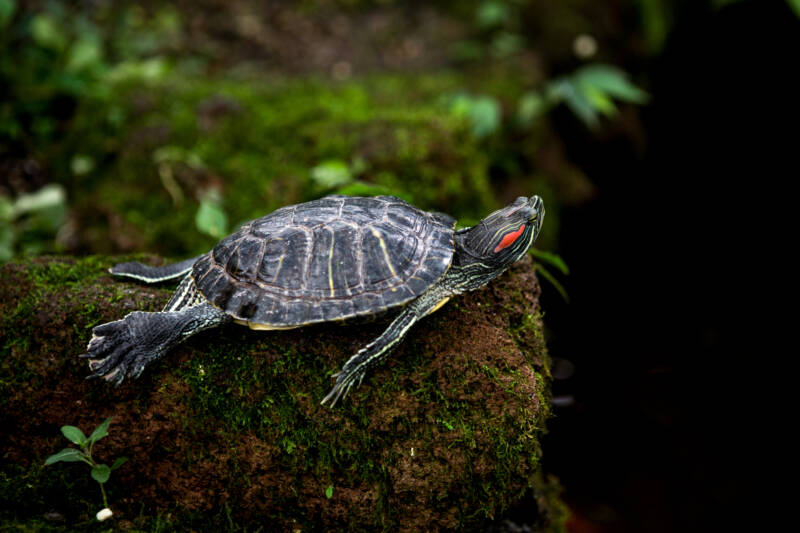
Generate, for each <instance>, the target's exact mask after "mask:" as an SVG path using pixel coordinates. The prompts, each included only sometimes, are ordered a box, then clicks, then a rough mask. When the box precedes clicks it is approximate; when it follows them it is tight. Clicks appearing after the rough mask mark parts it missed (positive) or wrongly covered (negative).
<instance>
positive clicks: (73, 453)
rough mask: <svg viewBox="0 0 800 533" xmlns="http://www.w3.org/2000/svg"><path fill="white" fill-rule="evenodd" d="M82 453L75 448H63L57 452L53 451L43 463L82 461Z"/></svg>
mask: <svg viewBox="0 0 800 533" xmlns="http://www.w3.org/2000/svg"><path fill="white" fill-rule="evenodd" d="M83 458H84V455H83V453H81V452H80V451H78V450H76V449H75V448H64V449H63V450H61V451H60V452H58V453H54V454H53V455H51V456H50V457H48V458H47V459H45V461H44V464H45V465H51V464H53V463H58V462H60V461H63V462H65V463H76V462H78V461H83Z"/></svg>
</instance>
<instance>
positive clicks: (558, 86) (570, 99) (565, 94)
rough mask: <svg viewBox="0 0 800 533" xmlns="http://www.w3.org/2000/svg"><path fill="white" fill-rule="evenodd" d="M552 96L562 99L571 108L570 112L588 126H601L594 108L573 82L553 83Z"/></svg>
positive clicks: (561, 81)
mask: <svg viewBox="0 0 800 533" xmlns="http://www.w3.org/2000/svg"><path fill="white" fill-rule="evenodd" d="M551 94H553V95H555V97H556V98H559V99H561V100H562V101H563V102H564V103H565V104H566V105H567V107H569V109H570V111H572V112H573V113H574V114H575V116H576V117H578V118H579V119H581V120H582V121H583V122H584V123H585V124H586V125H587V126H589V127H596V126H597V125H598V124H599V119H598V117H597V111H596V110H595V108H594V106H593V105H592V103H591V102H590V101H589V99H588V98H586V95H585V94H584V93H583V91H581V90H580V88H579V87H577V86H576V85H575V83H573V81H572V80H570V79H563V80H558V81H555V82H553V88H552V90H551ZM551 97H552V96H551Z"/></svg>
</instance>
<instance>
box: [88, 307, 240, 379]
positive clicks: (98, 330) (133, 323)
mask: <svg viewBox="0 0 800 533" xmlns="http://www.w3.org/2000/svg"><path fill="white" fill-rule="evenodd" d="M230 320H231V318H230V317H229V316H228V315H227V314H225V313H224V312H223V311H220V310H219V309H216V308H215V307H213V306H212V305H210V304H207V303H203V304H200V305H195V306H193V307H187V308H184V309H181V310H180V311H170V312H159V313H146V312H142V311H135V312H133V313H130V314H128V315H127V316H126V317H125V318H123V319H122V320H116V321H114V322H108V323H106V324H101V325H100V326H97V327H95V328H94V329H93V330H92V333H93V336H92V340H91V341H89V346H88V347H87V353H85V354H82V355H80V356H79V357H83V358H87V359H89V369H90V370H91V371H92V372H93V373H92V374H91V375H90V376H89V377H90V378H99V377H102V378H104V379H105V380H106V381H110V382H112V383H114V385H117V386H119V384H120V383H122V380H123V379H125V376H130V377H134V378H135V377H138V376H139V375H140V374H141V373H142V371H143V370H144V368H145V366H147V364H148V363H150V362H151V361H155V360H156V359H158V358H159V357H161V356H162V355H164V354H165V353H166V352H167V351H168V350H169V349H170V348H172V347H173V346H175V345H177V344H179V343H181V342H183V341H184V340H186V339H187V338H189V337H190V336H191V335H194V334H195V333H199V332H201V331H203V330H206V329H209V328H214V327H217V326H219V325H221V324H224V323H225V322H228V321H230Z"/></svg>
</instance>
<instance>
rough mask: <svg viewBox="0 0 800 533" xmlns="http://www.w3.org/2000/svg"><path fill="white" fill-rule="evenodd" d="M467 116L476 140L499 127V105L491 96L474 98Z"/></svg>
mask: <svg viewBox="0 0 800 533" xmlns="http://www.w3.org/2000/svg"><path fill="white" fill-rule="evenodd" d="M468 116H469V120H470V122H471V123H472V134H473V135H474V136H475V138H476V139H482V138H484V137H486V136H488V135H491V134H492V133H494V132H495V131H497V130H498V128H499V127H500V103H499V102H498V101H497V100H496V99H495V98H492V97H491V96H479V97H477V98H474V99H472V103H471V105H470V107H469V112H468Z"/></svg>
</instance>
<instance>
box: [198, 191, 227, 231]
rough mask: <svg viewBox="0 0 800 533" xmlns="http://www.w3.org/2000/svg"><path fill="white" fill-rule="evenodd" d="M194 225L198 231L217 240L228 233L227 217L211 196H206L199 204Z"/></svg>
mask: <svg viewBox="0 0 800 533" xmlns="http://www.w3.org/2000/svg"><path fill="white" fill-rule="evenodd" d="M194 223H195V225H196V226H197V229H198V230H200V231H202V232H203V233H205V234H206V235H210V236H212V237H215V238H217V239H220V238H222V237H224V236H225V235H227V233H228V216H227V215H226V214H225V211H223V210H222V207H221V206H220V205H219V201H218V200H217V199H216V198H215V197H213V195H208V196H207V197H206V198H204V199H203V201H202V202H200V208H199V209H198V210H197V215H195V217H194Z"/></svg>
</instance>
